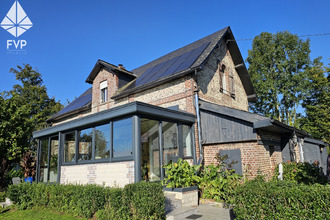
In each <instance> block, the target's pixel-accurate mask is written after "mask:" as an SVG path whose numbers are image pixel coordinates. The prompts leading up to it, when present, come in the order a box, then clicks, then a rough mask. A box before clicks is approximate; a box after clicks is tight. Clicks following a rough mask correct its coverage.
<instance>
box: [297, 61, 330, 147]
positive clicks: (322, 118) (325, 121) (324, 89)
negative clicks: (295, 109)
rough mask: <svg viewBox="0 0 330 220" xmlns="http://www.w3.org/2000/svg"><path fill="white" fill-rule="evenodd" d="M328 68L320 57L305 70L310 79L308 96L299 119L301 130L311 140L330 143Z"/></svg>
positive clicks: (329, 79) (329, 83) (329, 81)
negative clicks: (303, 111)
mask: <svg viewBox="0 0 330 220" xmlns="http://www.w3.org/2000/svg"><path fill="white" fill-rule="evenodd" d="M329 72H330V68H329V67H328V68H327V67H325V66H324V64H323V63H322V62H321V57H319V58H317V59H315V60H314V61H313V65H312V66H311V67H310V68H308V69H307V73H308V76H309V79H310V82H311V84H310V87H309V94H308V96H307V97H306V99H305V100H304V101H303V107H304V108H305V113H306V116H305V117H303V118H302V119H301V121H300V122H301V128H302V129H303V130H305V131H307V132H308V133H310V134H311V135H312V137H313V138H316V139H321V140H324V141H326V142H328V143H330V75H329Z"/></svg>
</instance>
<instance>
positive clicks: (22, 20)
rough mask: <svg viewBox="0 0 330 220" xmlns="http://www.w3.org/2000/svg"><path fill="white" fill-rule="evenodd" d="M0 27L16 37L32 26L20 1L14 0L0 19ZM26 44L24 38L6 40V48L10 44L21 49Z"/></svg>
mask: <svg viewBox="0 0 330 220" xmlns="http://www.w3.org/2000/svg"><path fill="white" fill-rule="evenodd" d="M1 27H2V28H3V29H5V30H6V31H8V32H9V33H10V34H12V35H13V36H14V37H16V38H17V37H19V36H21V35H22V34H23V33H24V32H25V31H27V30H29V29H30V28H31V27H32V22H31V20H30V19H29V17H28V16H27V15H26V13H25V11H24V10H23V8H22V6H21V5H20V3H19V2H18V1H15V2H14V4H13V5H12V6H11V8H10V9H9V11H8V13H7V15H6V16H5V18H4V19H3V20H2V22H1ZM26 45H27V42H26V40H18V41H17V42H16V41H15V40H7V50H8V49H10V47H11V46H14V47H15V48H16V49H23V47H25V46H26Z"/></svg>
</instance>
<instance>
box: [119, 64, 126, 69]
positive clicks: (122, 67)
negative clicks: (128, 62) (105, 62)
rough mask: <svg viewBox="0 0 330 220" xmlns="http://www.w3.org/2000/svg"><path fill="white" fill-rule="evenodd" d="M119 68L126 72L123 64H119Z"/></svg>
mask: <svg viewBox="0 0 330 220" xmlns="http://www.w3.org/2000/svg"><path fill="white" fill-rule="evenodd" d="M118 68H119V69H121V70H126V69H125V67H124V66H123V64H118Z"/></svg>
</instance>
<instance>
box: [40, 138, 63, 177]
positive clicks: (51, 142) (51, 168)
mask: <svg viewBox="0 0 330 220" xmlns="http://www.w3.org/2000/svg"><path fill="white" fill-rule="evenodd" d="M58 148H59V141H58V136H53V137H50V138H46V139H42V140H40V157H39V159H40V160H39V162H40V165H39V170H38V181H39V182H42V183H46V182H51V183H52V182H56V181H57V164H58V163H57V162H58Z"/></svg>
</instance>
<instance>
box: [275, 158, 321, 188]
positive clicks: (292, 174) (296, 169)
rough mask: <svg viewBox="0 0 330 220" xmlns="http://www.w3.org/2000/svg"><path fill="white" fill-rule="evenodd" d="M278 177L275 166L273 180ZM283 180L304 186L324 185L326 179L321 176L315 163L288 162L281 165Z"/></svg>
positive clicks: (319, 169)
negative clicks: (303, 184)
mask: <svg viewBox="0 0 330 220" xmlns="http://www.w3.org/2000/svg"><path fill="white" fill-rule="evenodd" d="M278 175H279V172H278V165H277V167H276V169H275V175H274V180H276V179H277V177H278ZM283 180H293V181H296V182H298V183H305V184H314V183H319V184H325V183H326V182H327V178H326V176H325V175H323V173H322V169H321V168H320V167H319V164H318V162H317V161H315V162H314V163H308V162H304V163H301V162H299V163H296V162H290V161H288V162H286V163H283Z"/></svg>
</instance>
